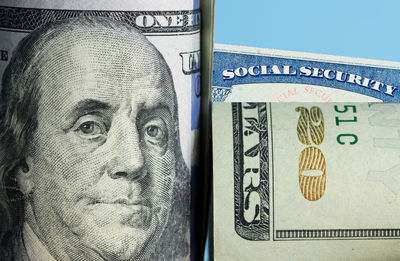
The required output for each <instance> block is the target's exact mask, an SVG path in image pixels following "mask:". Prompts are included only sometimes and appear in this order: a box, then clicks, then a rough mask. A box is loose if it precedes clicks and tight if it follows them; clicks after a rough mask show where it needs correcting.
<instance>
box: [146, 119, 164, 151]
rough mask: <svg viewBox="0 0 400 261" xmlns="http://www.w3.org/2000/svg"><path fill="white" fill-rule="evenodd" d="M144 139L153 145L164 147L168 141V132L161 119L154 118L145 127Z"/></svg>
mask: <svg viewBox="0 0 400 261" xmlns="http://www.w3.org/2000/svg"><path fill="white" fill-rule="evenodd" d="M143 127H144V128H143V132H142V133H143V138H144V140H145V141H146V142H148V143H150V144H151V145H154V146H158V147H163V146H164V145H166V143H167V140H168V130H167V126H166V125H165V122H164V121H163V120H162V119H160V118H153V119H151V120H150V121H148V122H147V124H145V126H143Z"/></svg>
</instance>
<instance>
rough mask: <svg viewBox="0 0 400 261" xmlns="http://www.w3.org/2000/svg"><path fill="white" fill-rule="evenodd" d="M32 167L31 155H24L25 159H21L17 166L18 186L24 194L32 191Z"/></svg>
mask: <svg viewBox="0 0 400 261" xmlns="http://www.w3.org/2000/svg"><path fill="white" fill-rule="evenodd" d="M32 167H33V165H32V158H31V157H26V159H25V160H22V161H21V163H20V164H19V166H18V170H17V181H18V187H19V189H20V190H21V192H22V193H23V194H24V195H28V194H30V193H31V192H32V191H33V180H32Z"/></svg>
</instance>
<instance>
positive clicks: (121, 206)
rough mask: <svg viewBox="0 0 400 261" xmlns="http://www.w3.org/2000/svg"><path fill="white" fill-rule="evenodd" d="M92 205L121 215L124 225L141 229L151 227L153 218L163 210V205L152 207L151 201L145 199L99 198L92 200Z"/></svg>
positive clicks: (121, 221) (120, 218)
mask: <svg viewBox="0 0 400 261" xmlns="http://www.w3.org/2000/svg"><path fill="white" fill-rule="evenodd" d="M90 205H92V206H94V207H100V208H102V209H103V210H104V213H106V212H107V213H112V215H115V216H119V220H120V223H121V224H122V225H126V226H129V227H135V228H141V229H147V228H149V227H150V226H151V224H152V220H153V219H154V218H156V216H157V215H158V214H159V213H160V211H161V207H151V204H150V202H149V201H148V200H145V199H136V200H130V199H126V198H119V199H116V200H103V199H97V200H94V201H92V202H91V204H90ZM105 215H106V214H105ZM153 221H155V220H153Z"/></svg>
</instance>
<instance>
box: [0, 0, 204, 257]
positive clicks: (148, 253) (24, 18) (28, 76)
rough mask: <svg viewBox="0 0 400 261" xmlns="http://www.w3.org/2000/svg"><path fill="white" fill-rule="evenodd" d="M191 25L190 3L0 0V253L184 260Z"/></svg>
mask: <svg viewBox="0 0 400 261" xmlns="http://www.w3.org/2000/svg"><path fill="white" fill-rule="evenodd" d="M199 34H200V11H199V1H197V0H178V1H162V2H159V1H157V2H154V3H153V2H148V1H141V0H140V1H127V0H122V1H105V0H97V1H72V0H71V1H61V0H54V1H45V0H28V1H11V0H1V1H0V77H1V78H2V82H1V87H0V260H4V261H7V260H187V259H188V258H189V255H190V250H189V249H190V247H193V246H196V247H197V243H195V244H190V237H191V235H190V229H189V228H190V200H191V196H190V191H191V190H190V182H191V176H190V173H192V174H195V173H196V169H197V167H198V162H197V153H196V152H197V147H196V146H197V145H196V144H197V142H196V140H197V136H198V129H199V108H200V104H199V102H200V37H199ZM194 180H195V179H194ZM192 200H194V201H196V200H198V199H197V198H196V194H193V198H192ZM192 215H193V217H195V216H199V214H197V215H196V213H194V212H193V213H192ZM194 221H195V222H198V220H197V221H196V220H194ZM194 227H196V226H195V225H194ZM199 232H201V231H199ZM192 237H193V241H192V243H193V242H194V239H195V235H194V234H192ZM195 249H197V248H195ZM192 257H196V253H195V252H193V253H192Z"/></svg>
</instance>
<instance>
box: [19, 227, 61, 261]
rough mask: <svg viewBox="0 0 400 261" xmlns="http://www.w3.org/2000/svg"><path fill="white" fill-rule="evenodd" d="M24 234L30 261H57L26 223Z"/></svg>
mask: <svg viewBox="0 0 400 261" xmlns="http://www.w3.org/2000/svg"><path fill="white" fill-rule="evenodd" d="M22 234H23V241H24V245H25V249H26V254H27V256H28V260H29V261H44V260H46V261H56V260H55V259H54V257H52V256H51V255H50V253H49V251H48V250H47V248H46V246H45V245H44V244H43V243H42V242H41V241H40V239H39V238H38V237H37V236H36V234H35V232H33V230H32V228H31V227H30V226H29V225H28V223H26V222H25V223H24V228H23V233H22Z"/></svg>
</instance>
